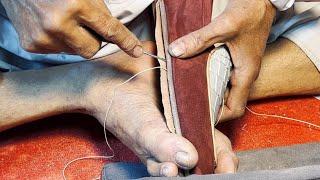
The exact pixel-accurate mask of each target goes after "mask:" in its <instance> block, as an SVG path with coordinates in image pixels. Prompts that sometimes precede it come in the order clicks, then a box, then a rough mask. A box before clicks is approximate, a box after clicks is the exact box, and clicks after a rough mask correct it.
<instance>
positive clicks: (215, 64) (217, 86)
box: [207, 46, 232, 127]
mask: <svg viewBox="0 0 320 180" xmlns="http://www.w3.org/2000/svg"><path fill="white" fill-rule="evenodd" d="M231 68H232V63H231V57H230V55H229V52H228V51H227V50H226V49H225V47H223V46H221V47H218V48H216V49H215V50H213V51H212V53H211V54H210V56H209V58H208V64H207V80H208V95H209V103H210V105H209V106H210V116H211V123H212V124H211V125H212V127H214V126H215V125H216V123H217V121H218V120H219V114H218V113H219V110H220V107H221V106H222V105H223V104H222V103H223V98H224V93H225V91H226V89H227V85H228V82H229V79H230V74H231Z"/></svg>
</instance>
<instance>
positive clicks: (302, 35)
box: [282, 2, 320, 72]
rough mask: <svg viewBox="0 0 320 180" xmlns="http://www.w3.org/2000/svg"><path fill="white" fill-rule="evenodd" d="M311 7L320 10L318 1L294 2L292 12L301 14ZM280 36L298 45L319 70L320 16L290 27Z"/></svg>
mask: <svg viewBox="0 0 320 180" xmlns="http://www.w3.org/2000/svg"><path fill="white" fill-rule="evenodd" d="M311 8H314V9H315V8H316V10H317V11H320V3H319V2H317V3H310V2H301V3H296V4H295V8H294V9H295V12H294V13H295V14H301V13H303V12H306V10H308V9H311ZM282 36H283V37H285V38H287V39H290V40H291V41H292V42H294V43H295V44H296V45H298V46H299V47H300V48H301V49H302V50H303V51H304V52H305V53H306V55H307V56H308V57H309V58H310V60H311V61H312V62H313V63H314V65H315V66H316V67H317V69H318V70H319V72H320V48H319V47H320V18H318V19H316V20H313V21H310V22H307V23H304V24H301V25H300V26H297V27H294V28H291V29H290V30H288V31H287V32H285V33H284V34H283V35H282Z"/></svg>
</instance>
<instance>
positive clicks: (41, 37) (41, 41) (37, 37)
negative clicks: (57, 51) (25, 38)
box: [31, 33, 49, 47]
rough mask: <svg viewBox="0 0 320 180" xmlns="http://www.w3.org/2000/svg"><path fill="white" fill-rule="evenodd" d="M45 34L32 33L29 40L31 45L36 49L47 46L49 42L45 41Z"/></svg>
mask: <svg viewBox="0 0 320 180" xmlns="http://www.w3.org/2000/svg"><path fill="white" fill-rule="evenodd" d="M45 36H46V35H45V34H44V33H34V34H32V35H31V39H32V44H33V45H34V46H36V47H44V46H48V45H49V42H48V41H47V39H46V38H45Z"/></svg>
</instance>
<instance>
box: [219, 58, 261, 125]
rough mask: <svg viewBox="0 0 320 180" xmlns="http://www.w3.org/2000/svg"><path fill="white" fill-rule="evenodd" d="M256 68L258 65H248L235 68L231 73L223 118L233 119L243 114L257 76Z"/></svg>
mask: <svg viewBox="0 0 320 180" xmlns="http://www.w3.org/2000/svg"><path fill="white" fill-rule="evenodd" d="M248 61H250V60H248ZM251 62H252V61H251ZM255 69H256V67H250V66H249V65H246V66H243V67H240V68H235V69H234V70H233V72H232V75H231V89H230V90H229V92H228V98H227V99H226V105H225V106H224V107H223V108H224V111H223V114H222V117H221V119H222V120H231V119H236V118H239V117H241V116H243V114H244V112H245V107H246V104H247V100H248V97H249V91H250V87H251V85H252V83H253V82H254V80H255V77H256V75H255V74H256V71H255Z"/></svg>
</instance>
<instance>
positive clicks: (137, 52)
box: [133, 46, 143, 57]
mask: <svg viewBox="0 0 320 180" xmlns="http://www.w3.org/2000/svg"><path fill="white" fill-rule="evenodd" d="M133 55H134V56H135V57H140V56H142V55H143V49H142V47H141V46H136V47H135V48H134V49H133Z"/></svg>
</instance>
